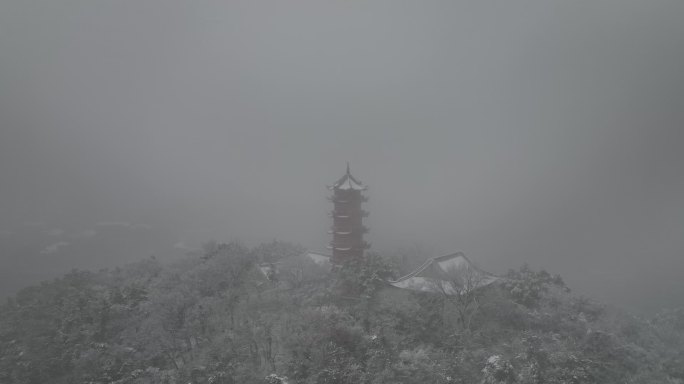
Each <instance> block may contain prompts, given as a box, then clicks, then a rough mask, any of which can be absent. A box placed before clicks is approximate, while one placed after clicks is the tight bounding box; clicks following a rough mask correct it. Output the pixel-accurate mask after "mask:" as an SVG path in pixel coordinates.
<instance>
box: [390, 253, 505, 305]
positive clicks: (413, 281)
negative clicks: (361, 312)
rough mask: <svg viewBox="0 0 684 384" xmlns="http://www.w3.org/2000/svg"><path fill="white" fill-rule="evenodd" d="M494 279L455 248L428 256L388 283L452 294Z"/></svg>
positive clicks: (417, 289)
mask: <svg viewBox="0 0 684 384" xmlns="http://www.w3.org/2000/svg"><path fill="white" fill-rule="evenodd" d="M498 279H499V278H498V277H497V276H494V275H493V274H491V273H489V272H485V271H483V270H481V269H479V268H477V267H476V266H475V265H473V263H472V262H471V261H470V260H469V259H468V258H467V257H466V256H465V255H464V254H463V252H456V253H452V254H449V255H445V256H440V257H433V258H431V259H428V260H427V261H425V262H424V263H423V264H422V265H421V266H420V267H418V268H417V269H415V270H414V271H413V272H411V273H409V274H407V275H405V276H402V277H400V278H398V279H397V280H390V281H388V283H389V284H390V285H391V286H394V287H396V288H402V289H409V290H413V291H420V292H436V293H439V292H441V293H446V294H449V295H453V294H458V293H459V291H461V290H462V289H464V288H466V287H468V286H470V287H471V288H480V287H484V286H487V285H489V284H491V283H493V282H495V281H497V280H498Z"/></svg>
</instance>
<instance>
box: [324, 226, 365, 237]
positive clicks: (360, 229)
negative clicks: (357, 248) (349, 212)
mask: <svg viewBox="0 0 684 384" xmlns="http://www.w3.org/2000/svg"><path fill="white" fill-rule="evenodd" d="M359 232H360V233H368V227H366V226H365V225H361V226H354V229H353V230H347V229H339V228H335V227H332V228H330V230H329V231H328V234H331V235H332V234H335V235H342V236H346V235H352V234H354V233H359Z"/></svg>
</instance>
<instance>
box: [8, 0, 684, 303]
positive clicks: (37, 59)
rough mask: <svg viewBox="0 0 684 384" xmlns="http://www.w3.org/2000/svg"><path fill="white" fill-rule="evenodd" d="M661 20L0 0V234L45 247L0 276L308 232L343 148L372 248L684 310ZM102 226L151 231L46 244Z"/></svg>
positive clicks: (680, 200)
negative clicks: (521, 270)
mask: <svg viewBox="0 0 684 384" xmlns="http://www.w3.org/2000/svg"><path fill="white" fill-rule="evenodd" d="M682 16H684V3H683V2H679V1H655V2H643V1H626V0H613V1H574V2H568V1H517V2H507V1H500V2H494V1H476V2H475V1H473V2H454V1H440V2H438V1H420V2H399V1H372V2H348V1H337V2H316V1H306V2H305V1H288V2H283V1H265V2H256V1H192V2H188V1H168V0H167V1H153V0H150V1H109V2H104V1H101V2H100V1H85V0H83V1H75V0H74V1H72V0H62V1H47V0H44V1H30V2H29V1H20V0H10V1H3V2H2V3H1V4H0V231H2V232H0V243H2V242H5V243H7V242H10V241H13V240H11V239H12V238H14V237H17V236H23V235H21V234H22V233H25V232H26V231H27V230H28V229H31V228H32V229H31V230H33V231H37V232H41V233H43V234H44V235H45V236H47V237H49V241H48V240H45V239H43V240H40V241H42V243H40V244H36V245H35V248H32V247H30V246H28V245H26V246H22V247H23V248H21V247H20V248H21V249H23V251H22V252H23V253H21V255H19V256H18V255H17V253H15V252H14V251H10V250H15V249H17V248H16V247H14V248H13V247H5V248H3V249H4V251H3V253H2V254H0V269H1V270H2V276H3V278H7V279H9V278H12V279H14V280H13V283H12V284H11V285H10V284H6V285H4V286H3V288H2V289H5V292H2V293H3V294H7V292H9V291H14V290H16V288H18V287H19V286H21V285H28V284H33V283H35V282H36V281H37V280H38V277H40V278H45V277H47V276H48V275H50V274H52V273H53V272H52V271H57V270H60V271H61V270H68V269H70V268H73V267H79V268H83V267H86V268H99V267H105V266H107V267H111V266H116V265H120V264H123V263H125V262H128V261H130V260H135V259H136V258H140V257H147V256H148V254H151V253H154V254H156V255H157V256H158V257H160V258H164V257H167V254H166V253H165V251H164V249H166V248H164V247H167V248H173V247H174V245H175V246H176V247H175V248H174V249H176V250H178V249H184V247H187V248H193V247H196V246H198V245H199V244H201V243H202V242H203V241H207V240H209V239H216V240H219V241H231V240H239V241H242V242H244V243H246V244H249V245H255V244H258V243H259V242H262V241H270V240H272V239H278V240H284V241H290V242H295V243H301V244H302V245H304V246H306V247H308V248H311V249H325V246H326V244H327V242H328V241H329V238H328V236H329V235H328V234H327V229H328V226H329V225H330V222H329V220H330V219H329V218H328V217H327V212H328V211H329V210H330V208H331V206H330V203H329V202H328V201H327V200H326V199H325V197H326V196H327V194H328V191H327V190H326V189H325V186H326V185H329V184H331V183H333V182H334V181H335V180H336V179H337V178H339V177H340V176H341V175H342V174H343V172H344V170H345V163H346V162H347V161H349V162H350V164H351V170H352V173H353V174H354V176H355V177H357V178H358V179H360V180H361V181H362V182H364V183H365V184H367V185H369V187H370V190H369V192H368V196H369V197H370V201H369V202H368V203H366V209H367V210H369V211H370V216H369V218H368V226H369V227H370V229H371V231H370V233H369V234H368V240H369V241H370V242H371V243H372V245H373V249H374V250H377V251H381V252H391V251H392V250H394V249H396V248H398V247H402V246H411V245H416V244H422V246H423V247H424V248H425V249H427V250H428V251H429V253H430V254H431V255H433V256H437V255H440V254H444V253H448V252H453V251H455V250H462V251H464V252H465V253H466V254H467V255H468V256H469V257H470V258H471V259H472V260H473V261H475V262H476V263H478V264H479V265H481V266H482V267H483V268H485V269H487V270H489V271H492V272H494V273H503V272H505V271H506V270H507V269H508V268H513V267H518V266H520V265H521V264H522V263H529V264H530V265H531V266H532V267H534V268H545V269H547V270H549V271H551V272H553V273H559V274H561V275H562V276H563V277H564V279H565V280H566V282H567V283H568V285H569V286H570V287H571V288H573V289H574V290H575V291H576V292H579V293H581V294H586V295H589V296H592V297H596V298H599V299H601V300H605V301H606V302H609V303H613V304H616V305H621V306H625V307H628V308H631V309H635V310H653V309H657V308H661V307H668V306H676V305H684V282H682V279H681V277H680V276H681V274H682V272H684V257H683V256H684V237H683V236H682V233H683V230H684V179H683V178H682V169H684V168H683V166H684V151H682V150H681V145H682V144H683V143H684V131H683V130H682V126H683V123H684V76H682V68H684V40H683V39H682V36H684V23H681V19H682ZM117 225H118V227H126V228H131V227H135V230H140V231H144V230H148V231H151V232H153V233H154V236H152V235H150V236H152V238H153V240H149V241H148V240H145V241H143V242H144V243H145V245H144V246H141V248H136V249H133V248H131V247H128V246H125V245H124V244H120V243H118V242H117V241H108V242H104V243H102V244H104V245H103V246H102V247H104V248H106V249H101V251H102V254H100V255H99V256H98V255H96V254H95V253H97V252H95V253H83V256H82V257H81V256H79V258H76V259H75V258H74V257H69V256H68V255H69V252H70V247H73V244H74V243H75V240H73V239H75V238H78V236H79V235H80V236H83V237H88V236H89V235H90V236H91V237H92V236H95V234H96V233H102V228H103V227H116V226H117ZM27 228H28V229H27ZM36 228H39V229H36ZM65 238H69V239H71V240H65ZM25 239H28V237H25ZM23 241H24V242H23V243H21V244H29V242H30V241H29V240H23ZM141 241H142V240H141ZM29 245H30V244H29ZM27 247H28V248H27ZM50 247H52V248H50ZM41 249H42V251H41ZM141 249H144V251H141ZM136 252H137V253H139V254H136ZM132 253H133V254H132ZM103 255H106V256H103ZM169 257H170V256H169ZM26 260H30V262H27V261H26ZM46 265H50V266H51V268H53V269H50V271H51V272H50V273H44V274H41V273H38V272H40V271H41V269H45V268H47V267H46ZM36 271H38V272H36ZM55 274H56V272H55Z"/></svg>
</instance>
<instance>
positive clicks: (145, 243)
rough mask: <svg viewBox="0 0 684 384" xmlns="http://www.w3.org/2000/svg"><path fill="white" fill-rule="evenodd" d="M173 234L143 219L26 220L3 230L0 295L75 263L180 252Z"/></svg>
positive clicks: (93, 265)
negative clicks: (57, 223)
mask: <svg viewBox="0 0 684 384" xmlns="http://www.w3.org/2000/svg"><path fill="white" fill-rule="evenodd" d="M176 241H177V240H176V238H175V236H174V234H172V233H169V231H164V230H161V229H158V228H152V227H149V226H147V225H142V224H131V223H126V222H101V223H96V224H93V225H92V227H91V228H88V229H79V230H65V229H60V228H50V227H47V226H45V225H25V226H22V227H19V228H16V229H13V230H12V231H4V232H2V233H0V299H4V298H6V297H7V296H9V295H12V294H14V293H16V292H17V291H18V290H19V289H21V288H23V287H26V286H29V285H31V284H37V283H39V282H40V281H43V280H46V279H52V278H55V277H57V276H60V275H62V274H64V273H66V272H68V271H69V270H70V269H71V268H81V269H100V268H106V267H115V266H117V265H122V264H125V263H129V262H132V261H135V260H139V259H141V258H145V257H148V256H150V255H157V256H163V258H164V259H166V260H169V259H171V260H174V259H178V258H180V257H182V256H183V255H184V253H185V252H186V250H184V249H178V248H174V247H173V245H174V243H175V242H176Z"/></svg>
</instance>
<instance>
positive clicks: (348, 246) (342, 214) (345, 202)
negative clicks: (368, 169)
mask: <svg viewBox="0 0 684 384" xmlns="http://www.w3.org/2000/svg"><path fill="white" fill-rule="evenodd" d="M328 189H329V190H331V191H332V193H333V194H332V196H330V197H329V199H330V201H332V202H333V204H334V209H333V211H332V212H331V213H330V216H332V218H333V225H332V227H331V228H330V231H329V232H328V233H331V234H332V235H333V238H332V241H331V242H330V246H329V247H328V248H330V249H332V262H333V263H335V264H342V263H344V262H346V261H348V260H355V259H356V260H358V259H361V258H362V257H363V252H364V251H365V250H366V249H367V248H369V244H368V243H366V242H365V241H364V240H363V235H364V233H366V232H368V228H366V227H365V226H364V225H363V218H364V217H366V216H368V212H366V211H364V210H362V209H361V203H363V202H366V201H368V198H367V197H366V196H364V195H363V193H362V192H363V191H365V190H367V189H368V188H367V187H366V186H364V185H363V184H361V182H359V181H358V180H356V179H355V178H354V176H352V175H351V173H350V172H349V163H347V173H345V174H344V176H342V177H341V178H340V179H339V180H337V182H336V183H335V184H333V185H331V186H329V187H328Z"/></svg>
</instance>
